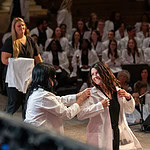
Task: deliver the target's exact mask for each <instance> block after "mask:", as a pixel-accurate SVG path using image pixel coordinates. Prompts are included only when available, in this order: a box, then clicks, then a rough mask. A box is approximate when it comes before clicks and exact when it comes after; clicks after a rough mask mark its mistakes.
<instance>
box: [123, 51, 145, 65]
mask: <svg viewBox="0 0 150 150" xmlns="http://www.w3.org/2000/svg"><path fill="white" fill-rule="evenodd" d="M138 51H139V54H140V56H139V57H138V56H137V54H135V64H144V63H145V62H144V56H143V53H142V50H141V49H138ZM121 61H122V64H133V61H134V59H133V56H132V55H130V56H129V55H128V51H127V49H124V50H122V56H121Z"/></svg>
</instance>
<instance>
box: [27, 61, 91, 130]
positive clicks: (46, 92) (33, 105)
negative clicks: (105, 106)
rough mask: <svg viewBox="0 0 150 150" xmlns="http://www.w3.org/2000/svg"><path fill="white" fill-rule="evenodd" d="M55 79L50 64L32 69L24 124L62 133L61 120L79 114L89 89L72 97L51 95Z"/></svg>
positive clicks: (39, 65)
mask: <svg viewBox="0 0 150 150" xmlns="http://www.w3.org/2000/svg"><path fill="white" fill-rule="evenodd" d="M55 77H56V71H55V68H54V67H53V66H52V65H50V64H46V63H40V64H38V65H36V66H35V67H34V69H33V72H32V82H31V84H30V86H29V88H28V92H27V97H26V117H25V122H26V123H29V124H32V125H35V126H37V127H43V128H46V129H49V130H52V129H55V130H56V131H57V132H60V133H63V132H64V128H63V120H64V119H72V118H73V117H74V116H75V115H76V114H77V113H78V112H80V105H81V104H82V103H83V101H84V100H86V99H87V98H88V97H89V95H90V89H88V90H86V91H84V92H83V93H78V94H74V95H68V96H62V97H59V96H56V95H55V94H54V93H53V87H54V84H55ZM67 106H70V107H67Z"/></svg>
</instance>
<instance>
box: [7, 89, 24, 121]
mask: <svg viewBox="0 0 150 150" xmlns="http://www.w3.org/2000/svg"><path fill="white" fill-rule="evenodd" d="M7 94H8V104H7V105H6V110H5V111H6V112H7V113H9V114H12V115H13V114H14V113H15V112H16V111H17V110H18V109H19V107H20V106H22V118H23V119H24V118H25V113H24V101H25V94H24V93H22V92H19V91H18V90H17V89H16V88H12V87H7Z"/></svg>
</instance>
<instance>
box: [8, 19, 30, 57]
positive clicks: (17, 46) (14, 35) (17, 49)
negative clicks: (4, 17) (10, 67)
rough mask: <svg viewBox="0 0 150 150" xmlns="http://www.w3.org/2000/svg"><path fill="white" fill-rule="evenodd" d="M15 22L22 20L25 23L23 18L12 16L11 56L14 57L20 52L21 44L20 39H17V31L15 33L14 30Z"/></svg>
mask: <svg viewBox="0 0 150 150" xmlns="http://www.w3.org/2000/svg"><path fill="white" fill-rule="evenodd" d="M17 22H23V23H24V24H25V22H24V20H23V19H22V18H19V17H17V18H14V19H13V21H12V25H11V35H12V44H13V57H14V58H16V57H18V55H19V52H20V46H21V43H20V41H19V40H18V39H17V33H16V30H15V25H16V23H17ZM25 26H26V25H25ZM26 31H27V28H26Z"/></svg>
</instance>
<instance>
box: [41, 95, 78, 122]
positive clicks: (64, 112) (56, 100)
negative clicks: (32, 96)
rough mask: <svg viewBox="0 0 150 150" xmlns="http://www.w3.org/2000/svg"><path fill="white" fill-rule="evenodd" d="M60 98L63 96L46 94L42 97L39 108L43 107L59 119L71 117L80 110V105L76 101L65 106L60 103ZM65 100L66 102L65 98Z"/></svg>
mask: <svg viewBox="0 0 150 150" xmlns="http://www.w3.org/2000/svg"><path fill="white" fill-rule="evenodd" d="M69 97H70V96H69ZM69 97H68V98H69ZM66 98H67V97H66ZM62 100H63V97H57V96H51V95H46V96H45V97H44V98H43V101H42V106H41V109H44V110H46V111H48V112H50V113H52V114H54V115H56V116H58V117H59V118H61V119H72V118H73V117H74V116H75V115H77V113H79V112H80V106H79V105H78V104H77V103H74V104H73V105H71V106H70V107H67V106H65V105H64V104H63V103H62ZM65 101H66V102H67V100H65Z"/></svg>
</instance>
